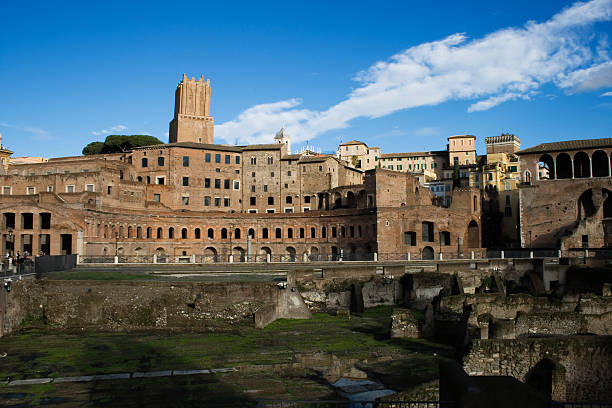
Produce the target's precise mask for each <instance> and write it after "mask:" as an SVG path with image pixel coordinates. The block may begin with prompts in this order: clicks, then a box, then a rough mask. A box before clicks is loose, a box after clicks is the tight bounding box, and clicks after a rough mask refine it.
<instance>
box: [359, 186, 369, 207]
mask: <svg viewBox="0 0 612 408" xmlns="http://www.w3.org/2000/svg"><path fill="white" fill-rule="evenodd" d="M367 206H368V194H367V192H366V191H365V190H359V193H357V208H366V207H367Z"/></svg>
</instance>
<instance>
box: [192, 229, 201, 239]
mask: <svg viewBox="0 0 612 408" xmlns="http://www.w3.org/2000/svg"><path fill="white" fill-rule="evenodd" d="M193 236H194V237H195V239H200V238H201V236H202V232H201V231H200V229H199V228H196V229H194V230H193Z"/></svg>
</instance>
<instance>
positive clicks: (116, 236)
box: [115, 231, 119, 256]
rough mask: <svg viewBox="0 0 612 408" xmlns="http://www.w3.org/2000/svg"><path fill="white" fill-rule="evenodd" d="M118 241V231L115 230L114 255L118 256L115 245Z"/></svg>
mask: <svg viewBox="0 0 612 408" xmlns="http://www.w3.org/2000/svg"><path fill="white" fill-rule="evenodd" d="M118 243H119V231H115V256H118V253H117V245H118Z"/></svg>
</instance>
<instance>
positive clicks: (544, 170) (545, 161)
mask: <svg viewBox="0 0 612 408" xmlns="http://www.w3.org/2000/svg"><path fill="white" fill-rule="evenodd" d="M554 178H555V164H554V161H553V158H552V157H551V156H550V155H549V154H543V155H542V156H540V159H539V160H538V180H553V179H554Z"/></svg>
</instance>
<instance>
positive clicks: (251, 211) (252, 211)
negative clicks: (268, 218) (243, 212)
mask: <svg viewBox="0 0 612 408" xmlns="http://www.w3.org/2000/svg"><path fill="white" fill-rule="evenodd" d="M248 213H249V214H257V210H249V211H248Z"/></svg>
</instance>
